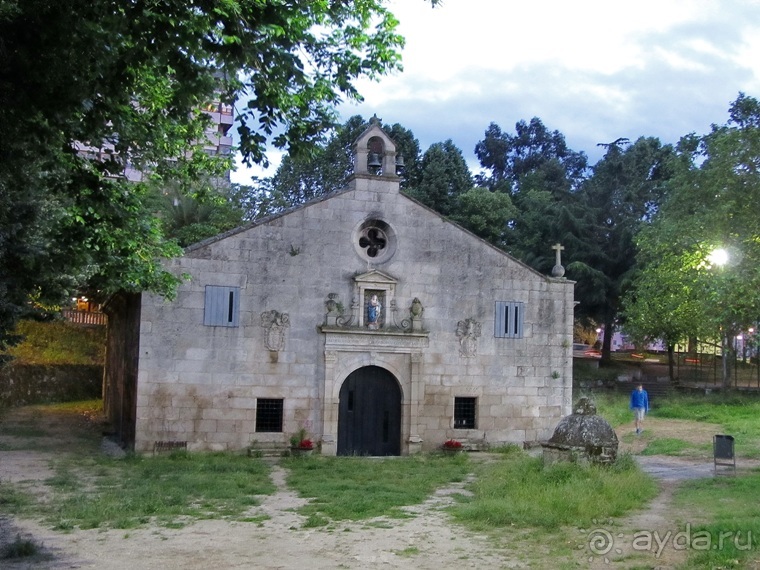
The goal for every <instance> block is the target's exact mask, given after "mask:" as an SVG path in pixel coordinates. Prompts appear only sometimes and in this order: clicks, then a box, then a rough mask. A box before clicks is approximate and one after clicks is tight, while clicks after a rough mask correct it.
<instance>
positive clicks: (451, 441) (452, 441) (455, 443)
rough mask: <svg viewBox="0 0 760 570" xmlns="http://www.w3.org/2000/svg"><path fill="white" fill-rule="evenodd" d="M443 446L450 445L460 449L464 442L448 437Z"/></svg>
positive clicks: (451, 447)
mask: <svg viewBox="0 0 760 570" xmlns="http://www.w3.org/2000/svg"><path fill="white" fill-rule="evenodd" d="M443 447H448V448H449V449H459V448H460V447H462V442H460V441H457V440H456V439H447V440H446V441H444V442H443Z"/></svg>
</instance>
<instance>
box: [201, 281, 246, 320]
mask: <svg viewBox="0 0 760 570" xmlns="http://www.w3.org/2000/svg"><path fill="white" fill-rule="evenodd" d="M239 312H240V287H219V286H216V285H206V304H205V305H204V311H203V324H204V325H207V326H211V327H236V326H238V313H239Z"/></svg>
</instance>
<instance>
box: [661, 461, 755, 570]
mask: <svg viewBox="0 0 760 570" xmlns="http://www.w3.org/2000/svg"><path fill="white" fill-rule="evenodd" d="M758 496H760V471H759V470H755V471H753V472H752V473H751V474H749V475H746V476H741V477H733V476H721V477H715V478H710V479H699V480H694V481H688V482H685V483H684V484H683V485H681V486H680V487H679V489H678V490H677V491H676V493H675V495H674V500H675V502H676V504H677V505H679V506H682V507H685V508H687V509H693V510H694V511H697V512H700V513H701V515H703V516H704V515H707V518H708V519H709V521H710V522H709V523H707V524H694V523H692V524H690V528H689V531H690V534H691V544H690V546H691V548H690V549H689V564H688V567H689V568H740V567H744V566H743V563H744V562H745V561H747V559H748V558H750V557H753V556H754V557H755V558H754V559H756V558H757V555H758V548H759V547H760V503H758V501H757V500H756V498H757V497H758ZM679 530H681V531H684V530H685V529H679ZM698 533H699V534H698ZM721 535H723V537H724V538H723V540H722V541H721ZM697 537H701V538H699V539H698V538H697ZM708 538H709V545H708ZM700 541H701V542H700ZM705 546H707V548H705Z"/></svg>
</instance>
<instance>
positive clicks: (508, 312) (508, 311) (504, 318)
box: [493, 301, 525, 338]
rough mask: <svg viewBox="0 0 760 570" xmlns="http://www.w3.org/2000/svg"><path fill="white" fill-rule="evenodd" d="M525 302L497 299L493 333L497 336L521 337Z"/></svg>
mask: <svg viewBox="0 0 760 570" xmlns="http://www.w3.org/2000/svg"><path fill="white" fill-rule="evenodd" d="M524 316H525V304H524V303H518V302H514V301H512V302H505V301H497V302H496V310H495V312H494V331H493V335H494V336H495V337H498V338H522V337H523V320H524Z"/></svg>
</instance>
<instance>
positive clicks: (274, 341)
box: [261, 310, 290, 352]
mask: <svg viewBox="0 0 760 570" xmlns="http://www.w3.org/2000/svg"><path fill="white" fill-rule="evenodd" d="M261 326H262V327H264V328H265V329H267V336H266V339H265V341H264V342H265V344H266V346H267V348H268V349H269V350H270V351H272V352H277V351H279V350H282V346H283V344H284V343H285V329H287V328H288V327H289V326H290V317H289V316H288V314H287V313H280V312H278V311H274V310H272V311H265V312H263V313H261Z"/></svg>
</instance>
